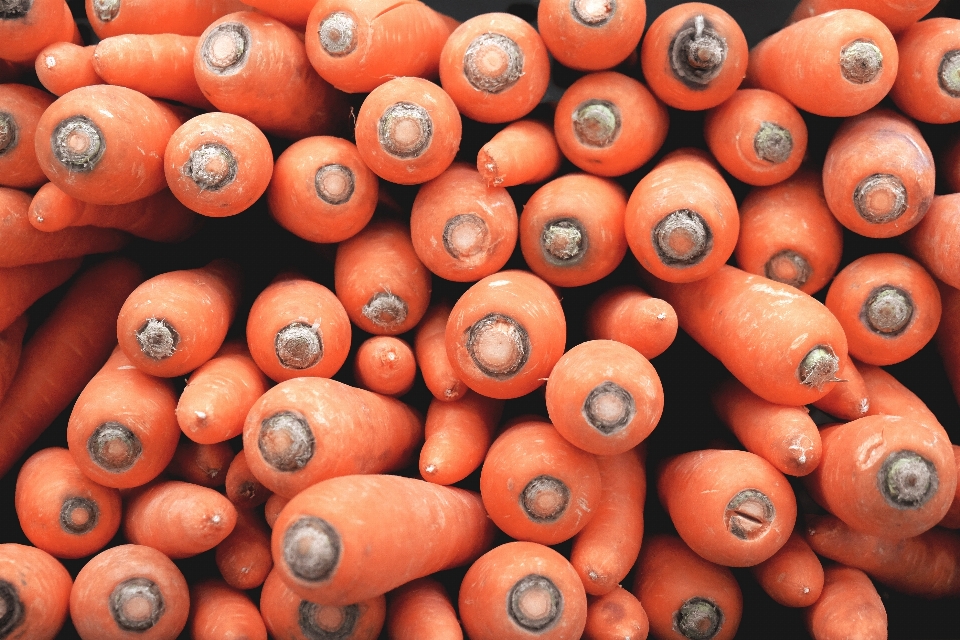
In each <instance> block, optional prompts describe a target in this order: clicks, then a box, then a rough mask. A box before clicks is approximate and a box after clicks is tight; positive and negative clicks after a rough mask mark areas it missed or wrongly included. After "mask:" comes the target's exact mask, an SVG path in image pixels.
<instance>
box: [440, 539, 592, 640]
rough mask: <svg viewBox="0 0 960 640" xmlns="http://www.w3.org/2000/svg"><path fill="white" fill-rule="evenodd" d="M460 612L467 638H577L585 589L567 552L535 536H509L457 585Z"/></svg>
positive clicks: (582, 620) (584, 606)
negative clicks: (537, 540)
mask: <svg viewBox="0 0 960 640" xmlns="http://www.w3.org/2000/svg"><path fill="white" fill-rule="evenodd" d="M459 604H460V617H461V619H462V620H463V627H464V629H465V630H466V632H467V635H469V636H470V638H471V639H472V640H520V639H522V638H529V637H531V635H533V634H536V637H537V638H543V639H544V640H576V638H579V637H580V634H581V633H583V629H584V627H585V626H586V623H587V595H586V593H585V592H584V590H583V585H582V584H581V583H580V578H579V577H578V576H577V572H576V571H574V569H573V567H572V566H570V563H569V562H567V560H566V558H564V557H563V556H561V555H560V554H559V553H557V552H556V551H554V550H553V549H550V548H549V547H545V546H542V545H539V544H536V543H534V542H508V543H507V544H503V545H500V546H499V547H497V548H495V549H493V550H492V551H489V552H487V553H486V554H484V555H483V556H481V557H480V558H479V559H478V560H477V561H476V562H474V563H473V565H472V566H471V567H470V568H469V569H468V570H467V573H466V575H464V576H463V582H462V583H461V585H460V595H459Z"/></svg>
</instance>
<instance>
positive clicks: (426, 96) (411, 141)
mask: <svg viewBox="0 0 960 640" xmlns="http://www.w3.org/2000/svg"><path fill="white" fill-rule="evenodd" d="M462 133H463V123H462V122H461V120H460V113H459V112H458V111H457V105H455V104H454V101H453V100H452V99H451V98H450V96H449V95H447V93H446V92H445V91H444V90H443V89H441V88H440V87H438V86H437V85H435V84H434V83H432V82H430V81H429V80H423V79H422V78H394V79H392V80H389V81H388V82H385V83H384V84H382V85H380V86H379V87H377V88H376V89H374V90H373V91H371V92H370V94H369V95H368V96H367V97H366V98H365V99H364V101H363V104H362V105H360V113H359V114H357V120H356V129H355V134H356V138H357V151H359V152H360V157H361V158H363V161H364V162H365V163H366V164H367V166H369V167H370V168H371V169H372V170H373V172H374V173H376V174H377V175H378V176H380V177H381V178H383V179H384V180H389V181H391V182H396V183H398V184H421V183H423V182H426V181H428V180H432V179H433V178H436V177H437V176H438V175H440V174H441V173H443V172H444V171H445V170H446V169H447V167H449V166H450V163H452V162H453V159H454V157H455V156H456V154H457V149H458V148H459V147H460V136H461V135H462Z"/></svg>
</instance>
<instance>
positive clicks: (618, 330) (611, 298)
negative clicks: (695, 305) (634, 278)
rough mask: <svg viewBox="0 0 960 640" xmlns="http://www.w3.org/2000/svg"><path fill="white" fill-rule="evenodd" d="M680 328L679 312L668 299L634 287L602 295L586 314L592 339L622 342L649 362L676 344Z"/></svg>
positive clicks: (616, 288)
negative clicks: (674, 342) (678, 321)
mask: <svg viewBox="0 0 960 640" xmlns="http://www.w3.org/2000/svg"><path fill="white" fill-rule="evenodd" d="M677 326H678V325H677V312H676V311H674V310H673V307H671V306H670V304H669V303H668V302H667V301H666V300H661V299H660V298H654V297H653V296H651V295H650V294H648V293H647V292H646V291H644V290H643V289H640V288H639V287H636V286H633V285H622V286H619V287H614V288H613V289H610V290H609V291H607V292H606V293H603V294H601V295H600V296H599V297H598V298H597V299H596V300H594V301H593V303H592V304H591V305H590V306H589V307H588V308H587V314H586V331H587V338H588V339H590V340H616V341H617V342H622V343H623V344H625V345H627V346H629V347H633V348H634V349H636V350H637V351H638V352H639V353H640V355H642V356H643V357H644V358H647V359H648V360H649V359H651V358H656V357H657V356H658V355H660V354H661V353H663V352H664V351H666V350H667V347H669V346H670V345H671V344H673V340H674V338H676V337H677Z"/></svg>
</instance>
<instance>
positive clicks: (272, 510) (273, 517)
mask: <svg viewBox="0 0 960 640" xmlns="http://www.w3.org/2000/svg"><path fill="white" fill-rule="evenodd" d="M288 502H290V499H289V498H285V497H283V496H282V495H280V494H279V493H272V494H270V497H269V498H267V501H266V503H264V505H263V517H264V520H266V521H267V526H268V527H270V528H271V529H273V525H274V523H275V522H276V521H277V517H278V516H279V515H280V512H281V511H282V510H283V508H284V507H285V506H287V503H288Z"/></svg>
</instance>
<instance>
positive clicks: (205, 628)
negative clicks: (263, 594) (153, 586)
mask: <svg viewBox="0 0 960 640" xmlns="http://www.w3.org/2000/svg"><path fill="white" fill-rule="evenodd" d="M188 628H189V629H190V637H191V638H193V639H194V640H267V628H266V626H265V625H264V623H263V618H261V617H260V611H259V610H258V609H257V606H256V605H255V604H253V602H251V601H250V598H248V597H247V594H245V593H243V592H242V591H240V590H239V589H234V588H232V587H230V586H229V585H227V584H225V583H224V582H222V581H220V580H217V579H215V578H209V579H207V580H204V581H203V582H198V583H196V584H194V585H191V587H190V619H189V620H188Z"/></svg>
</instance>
